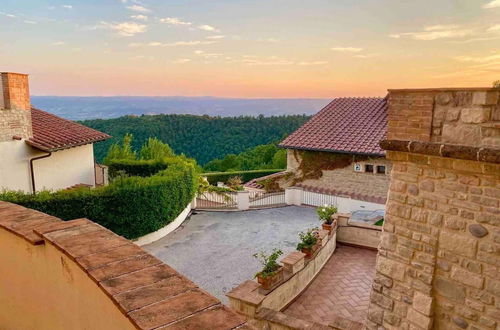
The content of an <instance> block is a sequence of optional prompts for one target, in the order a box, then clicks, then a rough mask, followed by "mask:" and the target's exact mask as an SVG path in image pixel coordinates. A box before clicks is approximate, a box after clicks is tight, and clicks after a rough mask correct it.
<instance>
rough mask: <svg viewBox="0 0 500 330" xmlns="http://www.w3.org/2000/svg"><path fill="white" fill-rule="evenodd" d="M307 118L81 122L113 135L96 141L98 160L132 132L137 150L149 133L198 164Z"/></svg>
mask: <svg viewBox="0 0 500 330" xmlns="http://www.w3.org/2000/svg"><path fill="white" fill-rule="evenodd" d="M308 119H309V116H305V115H292V116H273V117H264V116H257V117H250V116H246V117H210V116H193V115H155V116H144V115H143V116H139V117H136V116H124V117H120V118H115V119H106V120H103V119H96V120H85V121H83V122H82V123H83V124H84V125H87V126H89V127H92V128H95V129H97V130H99V131H102V132H105V133H108V134H110V135H112V136H113V138H112V139H110V140H107V141H104V142H100V143H97V144H96V145H95V155H96V160H97V161H102V159H103V158H104V156H105V155H106V153H107V150H108V149H109V146H110V145H111V144H112V143H114V142H116V141H119V140H121V139H122V138H123V136H124V135H125V134H126V133H132V134H133V135H134V140H133V142H132V146H133V148H134V149H135V150H138V149H139V148H140V147H141V146H142V144H144V142H145V141H146V140H147V139H148V138H149V137H157V138H158V139H160V140H162V141H163V142H166V143H168V144H169V145H170V146H171V147H172V149H174V151H175V152H176V153H184V154H186V155H187V156H189V157H193V158H195V159H196V160H197V161H198V163H200V164H201V165H204V164H206V163H207V162H209V161H211V160H212V159H216V158H218V159H223V158H224V157H225V156H226V155H228V154H239V153H241V152H242V151H244V150H247V149H248V148H252V147H255V146H257V145H261V144H268V143H271V142H276V141H280V140H281V139H283V138H284V137H285V136H286V135H288V134H290V133H292V132H293V131H295V130H296V129H297V128H298V127H300V126H301V125H302V124H303V123H305V122H306V121H307V120H308Z"/></svg>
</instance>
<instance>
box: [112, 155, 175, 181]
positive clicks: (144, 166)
mask: <svg viewBox="0 0 500 330" xmlns="http://www.w3.org/2000/svg"><path fill="white" fill-rule="evenodd" d="M167 167H168V162H167V161H166V160H130V159H120V160H112V161H111V162H109V163H108V168H109V176H110V177H111V178H115V177H117V176H119V175H120V174H121V173H124V174H126V175H128V176H142V177H148V176H152V175H155V174H156V173H158V172H160V171H161V170H165V169H167Z"/></svg>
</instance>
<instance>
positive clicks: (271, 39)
mask: <svg viewBox="0 0 500 330" xmlns="http://www.w3.org/2000/svg"><path fill="white" fill-rule="evenodd" d="M257 41H259V42H277V41H278V40H276V39H274V38H261V39H257Z"/></svg>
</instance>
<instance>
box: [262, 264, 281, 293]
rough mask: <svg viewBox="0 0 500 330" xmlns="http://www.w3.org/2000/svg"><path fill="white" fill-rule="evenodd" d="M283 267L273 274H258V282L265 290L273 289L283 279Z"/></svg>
mask: <svg viewBox="0 0 500 330" xmlns="http://www.w3.org/2000/svg"><path fill="white" fill-rule="evenodd" d="M283 278H284V276H283V267H280V268H278V270H277V271H276V272H275V274H274V275H272V276H266V277H261V276H260V275H257V282H259V284H260V285H261V286H262V288H263V289H264V290H271V289H273V288H274V287H276V286H277V285H278V284H280V283H281V282H282V281H283Z"/></svg>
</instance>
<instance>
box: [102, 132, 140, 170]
mask: <svg viewBox="0 0 500 330" xmlns="http://www.w3.org/2000/svg"><path fill="white" fill-rule="evenodd" d="M132 140H133V136H132V134H129V133H126V134H125V136H124V137H123V140H122V142H121V144H120V143H115V144H113V145H111V147H109V150H108V154H107V155H106V157H105V158H104V164H109V163H110V162H111V161H113V160H115V159H131V160H133V159H136V154H135V152H134V151H133V150H132Z"/></svg>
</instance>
